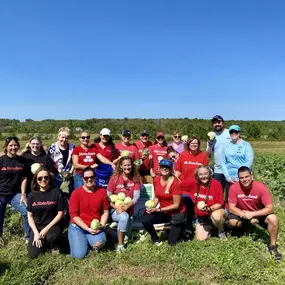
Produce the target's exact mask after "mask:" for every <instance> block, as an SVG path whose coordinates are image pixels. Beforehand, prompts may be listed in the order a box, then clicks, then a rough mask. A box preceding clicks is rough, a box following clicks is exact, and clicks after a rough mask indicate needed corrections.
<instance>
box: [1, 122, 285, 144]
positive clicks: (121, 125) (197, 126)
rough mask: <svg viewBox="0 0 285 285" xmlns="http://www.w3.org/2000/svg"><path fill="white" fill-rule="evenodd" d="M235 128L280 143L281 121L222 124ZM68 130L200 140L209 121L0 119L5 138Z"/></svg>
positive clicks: (283, 134) (282, 136)
mask: <svg viewBox="0 0 285 285" xmlns="http://www.w3.org/2000/svg"><path fill="white" fill-rule="evenodd" d="M232 124H237V125H239V126H240V127H241V130H242V136H243V137H244V138H246V139H247V140H284V139H285V121H238V120H236V121H234V120H229V121H226V122H225V125H226V127H229V126H230V125H232ZM63 126H67V127H69V128H70V130H71V132H72V135H73V136H74V137H78V135H79V133H80V131H81V130H88V131H89V132H91V133H99V132H100V130H101V129H102V128H105V127H107V128H109V129H110V130H111V132H112V136H113V138H115V139H116V137H119V135H120V134H121V132H122V130H123V129H129V130H131V131H132V133H133V134H134V135H135V136H136V135H138V134H139V133H140V132H141V131H142V130H148V131H149V132H150V134H151V136H152V137H154V135H155V132H156V131H158V130H162V131H164V132H165V133H166V134H169V135H170V134H172V133H173V132H174V131H175V130H178V131H180V132H181V133H182V134H183V135H188V136H192V135H196V136H197V137H198V138H200V139H202V140H203V139H205V138H206V135H207V133H208V132H209V131H210V130H211V120H207V119H197V118H195V119H190V118H175V119H169V118H161V119H141V118H135V119H129V118H123V119H108V118H106V119H96V118H93V119H87V120H51V119H46V120H41V121H35V120H32V119H26V120H25V121H20V120H16V119H0V133H1V134H2V136H4V134H5V136H6V135H7V134H9V135H15V134H19V133H21V134H26V135H30V134H40V135H42V136H46V137H45V138H46V139H48V138H49V136H50V135H51V134H55V133H57V131H58V129H59V128H60V127H63Z"/></svg>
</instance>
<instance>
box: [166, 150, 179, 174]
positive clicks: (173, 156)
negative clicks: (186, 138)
mask: <svg viewBox="0 0 285 285" xmlns="http://www.w3.org/2000/svg"><path fill="white" fill-rule="evenodd" d="M179 156H180V153H179V152H177V151H176V150H174V149H173V147H172V146H168V147H167V159H169V160H171V161H172V164H173V169H175V165H176V163H177V161H178V158H179Z"/></svg>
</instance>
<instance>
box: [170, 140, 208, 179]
mask: <svg viewBox="0 0 285 285" xmlns="http://www.w3.org/2000/svg"><path fill="white" fill-rule="evenodd" d="M200 144H201V143H200V140H199V139H198V138H197V137H195V136H193V137H192V138H190V139H189V141H188V142H187V143H186V145H185V147H186V150H184V151H183V152H182V153H181V154H180V156H179V158H178V160H177V163H176V166H175V175H176V177H178V178H180V179H181V181H183V180H184V179H189V178H193V177H194V173H195V170H196V168H197V167H198V166H199V165H208V157H207V155H206V153H205V152H203V151H201V150H200Z"/></svg>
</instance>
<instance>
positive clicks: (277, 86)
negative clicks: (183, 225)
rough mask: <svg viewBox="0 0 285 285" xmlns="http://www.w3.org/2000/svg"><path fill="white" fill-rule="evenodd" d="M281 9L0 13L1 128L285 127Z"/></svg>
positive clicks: (183, 4)
mask: <svg viewBox="0 0 285 285" xmlns="http://www.w3.org/2000/svg"><path fill="white" fill-rule="evenodd" d="M284 11H285V1H283V0H280V1H277V0H271V1H269V0H268V1H263V0H251V1H245V0H239V1H237V0H235V1H234V0H233V1H228V0H224V1H219V0H215V1H213V0H204V1H203V0H199V1H192V0H185V1H184V0H183V1H182V0H181V1H173V0H171V1H170V0H144V1H142V0H141V1H139V0H136V1H134V0H105V1H99V0H98V1H97V0H86V1H83V0H82V1H79V0H76V1H75V0H68V1H67V0H60V1H59V0H57V1H55V0H41V1H38V0H26V1H23V0H17V1H16V0H9V1H1V3H0V35H1V36H0V96H1V107H2V108H1V111H0V117H1V118H16V119H20V120H24V119H25V118H32V119H34V120H41V119H47V118H50V119H86V118H124V117H129V118H160V117H163V118H180V117H182V118H184V117H189V118H206V119H207V118H211V117H212V116H213V115H215V114H221V115H223V117H224V118H225V119H238V120H247V119H254V120H285V111H284V106H285V17H284Z"/></svg>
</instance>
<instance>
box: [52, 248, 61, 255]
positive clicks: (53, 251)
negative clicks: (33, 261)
mask: <svg viewBox="0 0 285 285" xmlns="http://www.w3.org/2000/svg"><path fill="white" fill-rule="evenodd" d="M51 254H55V255H56V254H59V248H58V247H57V246H53V247H52V249H51Z"/></svg>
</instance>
